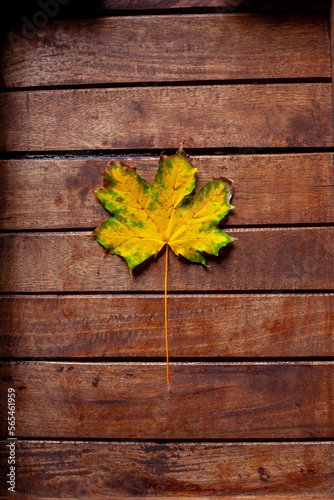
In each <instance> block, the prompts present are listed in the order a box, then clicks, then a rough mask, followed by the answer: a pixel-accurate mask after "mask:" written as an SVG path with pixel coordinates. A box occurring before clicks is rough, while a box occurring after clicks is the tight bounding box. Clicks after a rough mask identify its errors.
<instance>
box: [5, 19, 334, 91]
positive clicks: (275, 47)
mask: <svg viewBox="0 0 334 500" xmlns="http://www.w3.org/2000/svg"><path fill="white" fill-rule="evenodd" d="M171 26H172V27H173V29H171ZM92 29H93V30H94V37H92ZM64 47H67V49H66V51H64ZM101 47H103V50H101ZM166 47H168V49H166ZM222 47H224V50H221V48H222ZM1 73H2V77H3V85H4V86H5V87H7V88H10V87H38V86H48V85H77V84H85V85H87V84H97V83H99V84H106V83H123V82H160V81H163V82H171V81H198V80H236V79H243V80H245V79H246V80H247V79H253V78H256V79H260V78H264V79H269V78H319V77H320V78H321V77H322V78H330V77H331V67H330V43H329V36H328V30H327V18H326V16H325V15H323V14H319V15H316V14H313V15H300V14H298V15H296V14H289V15H284V16H281V15H277V14H273V15H259V14H231V15H228V16H226V15H224V14H217V15H215V16H212V15H208V14H204V15H193V16H191V17H189V16H175V15H172V16H154V17H153V16H137V17H130V18H129V17H124V18H122V17H115V18H100V19H95V20H94V22H93V24H92V21H91V20H86V19H84V20H71V21H54V22H51V23H49V24H47V25H46V27H45V28H44V29H43V30H41V31H40V32H39V36H35V37H32V38H24V37H20V39H19V40H16V41H15V44H13V43H12V42H11V41H10V40H9V39H8V38H7V41H6V42H5V44H4V46H3V55H2V66H1Z"/></svg>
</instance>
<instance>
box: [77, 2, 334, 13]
mask: <svg viewBox="0 0 334 500" xmlns="http://www.w3.org/2000/svg"><path fill="white" fill-rule="evenodd" d="M86 4H87V5H89V1H86ZM193 7H197V8H198V7H204V8H210V7H211V8H215V9H216V11H217V12H235V11H237V12H238V11H242V12H243V11H245V10H246V11H248V10H250V11H254V10H255V11H256V10H264V11H267V10H275V11H276V10H294V9H296V10H321V9H326V8H327V7H328V3H327V2H326V1H325V0H318V1H315V0H308V1H307V2H305V1H302V0H282V1H280V2H277V0H100V2H99V7H98V8H99V9H101V10H102V11H103V12H108V11H111V12H112V11H114V10H146V9H148V10H149V9H181V8H182V9H188V8H193Z"/></svg>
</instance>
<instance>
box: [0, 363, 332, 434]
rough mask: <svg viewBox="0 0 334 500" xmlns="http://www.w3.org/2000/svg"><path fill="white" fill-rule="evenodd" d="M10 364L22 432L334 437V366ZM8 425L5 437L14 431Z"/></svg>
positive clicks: (4, 374) (6, 367)
mask: <svg viewBox="0 0 334 500" xmlns="http://www.w3.org/2000/svg"><path fill="white" fill-rule="evenodd" d="M170 368H171V370H170V372H171V385H172V393H168V392H167V389H166V378H165V377H166V366H165V363H135V362H134V363H129V362H126V363H119V362H118V363H84V362H81V363H73V362H47V361H43V362H40V361H35V362H29V361H25V362H13V363H12V362H8V363H3V366H2V368H1V378H2V387H1V396H0V398H1V403H2V407H3V408H5V407H6V401H7V390H8V387H13V388H14V389H15V390H16V396H17V397H16V422H17V424H16V435H17V437H27V438H29V437H31V438H32V437H34V438H46V437H48V438H50V439H52V438H60V437H61V438H68V439H76V438H91V439H183V440H184V439H196V440H206V439H219V440H222V439H223V440H231V439H234V440H243V439H304V438H308V439H310V438H316V439H324V438H331V437H332V436H333V432H334V411H333V409H334V405H333V402H334V363H333V362H324V361H323V362H299V363H297V362H291V363H288V362H276V363H258V362H257V363H254V362H253V363H171V366H170ZM5 417H6V418H3V419H2V421H1V427H0V430H1V433H2V435H5V433H6V429H7V414H5Z"/></svg>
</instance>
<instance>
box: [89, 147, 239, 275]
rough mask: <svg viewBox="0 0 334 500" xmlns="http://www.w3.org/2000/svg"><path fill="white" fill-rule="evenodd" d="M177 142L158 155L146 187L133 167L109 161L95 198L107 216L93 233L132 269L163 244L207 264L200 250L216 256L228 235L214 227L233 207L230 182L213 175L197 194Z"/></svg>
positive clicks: (187, 159) (228, 240)
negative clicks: (172, 149)
mask: <svg viewBox="0 0 334 500" xmlns="http://www.w3.org/2000/svg"><path fill="white" fill-rule="evenodd" d="M196 171H197V169H196V168H193V166H192V164H191V162H190V160H189V157H188V155H187V154H186V153H185V152H184V150H183V148H182V146H181V147H180V149H179V150H178V151H177V153H176V154H175V155H173V156H169V157H166V156H163V155H161V156H160V159H159V164H158V169H157V172H156V174H155V178H154V181H153V183H152V185H151V187H150V186H149V185H148V183H147V182H146V181H145V180H144V179H142V178H141V177H140V176H139V175H138V174H137V170H136V169H135V168H133V167H129V166H128V165H125V164H124V163H122V162H117V161H109V164H108V168H107V170H106V171H105V172H102V176H103V188H102V189H98V190H97V191H95V194H96V196H97V198H98V199H99V200H100V201H101V203H102V204H103V205H104V207H105V208H106V209H107V210H108V211H109V212H110V213H111V215H112V217H111V218H110V219H108V220H107V221H105V222H103V223H102V224H101V225H100V226H99V227H98V228H97V229H95V231H94V232H93V233H92V236H93V237H94V238H96V240H97V241H98V242H99V243H101V245H103V246H104V247H105V248H106V249H107V250H108V251H109V252H110V253H113V254H117V255H120V256H122V257H124V258H125V260H126V262H127V264H128V266H129V268H130V269H131V270H132V269H134V268H135V267H136V266H138V264H141V263H142V262H144V261H145V260H146V259H148V258H149V257H151V256H153V255H154V256H156V255H157V254H158V253H159V252H160V250H161V249H162V248H163V247H164V246H165V245H166V243H167V244H168V245H169V246H170V247H171V249H172V250H173V252H174V253H175V254H176V255H183V256H184V257H186V258H187V259H188V260H190V261H191V262H198V263H201V264H205V263H206V259H205V256H204V255H203V252H205V253H208V254H212V255H218V252H219V250H220V248H221V247H223V246H225V245H227V243H230V242H231V241H233V238H232V237H231V236H229V235H228V234H226V233H224V232H223V231H221V229H219V228H218V224H219V222H220V221H221V220H222V219H223V218H224V217H225V215H226V214H227V212H228V211H229V210H230V209H231V208H233V207H232V206H231V205H230V199H231V196H232V187H231V181H229V180H228V179H225V178H223V177H220V178H212V179H211V180H210V181H209V182H208V183H207V184H205V185H204V186H203V187H202V188H201V189H200V190H199V191H198V193H197V194H195V195H194V196H188V195H190V193H191V192H192V191H193V190H194V188H195V182H196V179H195V173H196Z"/></svg>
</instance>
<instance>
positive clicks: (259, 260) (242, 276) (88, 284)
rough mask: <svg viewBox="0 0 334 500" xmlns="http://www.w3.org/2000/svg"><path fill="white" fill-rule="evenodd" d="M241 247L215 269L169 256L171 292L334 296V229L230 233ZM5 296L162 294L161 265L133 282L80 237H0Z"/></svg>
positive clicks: (225, 253) (114, 259) (120, 264)
mask: <svg viewBox="0 0 334 500" xmlns="http://www.w3.org/2000/svg"><path fill="white" fill-rule="evenodd" d="M229 234H231V235H232V236H233V237H234V238H238V240H237V241H236V242H234V243H232V244H230V245H229V247H225V248H223V249H222V253H221V257H220V258H214V257H212V258H210V260H209V261H208V262H209V265H210V267H204V266H201V265H199V264H198V265H195V264H189V263H188V262H185V260H184V259H183V260H182V261H180V260H178V259H177V258H176V257H175V256H174V254H173V253H172V252H170V257H169V261H170V266H169V272H168V275H169V290H170V291H178V290H179V291H198V290H201V291H205V290H210V291H211V292H213V291H215V290H226V291H229V290H230V291H231V290H280V289H282V290H283V289H284V290H290V291H293V290H299V289H300V290H322V289H325V290H326V289H327V290H332V289H333V284H334V266H333V255H334V228H333V227H315V228H286V229H282V228H280V229H238V230H237V229H229ZM0 259H1V263H2V273H1V281H0V290H1V291H2V292H42V291H43V292H52V291H55V292H60V291H68V292H73V291H86V292H90V291H103V292H107V291H113V292H117V291H145V292H150V291H158V290H159V291H163V289H164V272H165V262H164V259H162V258H160V259H158V260H157V261H154V262H152V263H151V264H150V265H149V266H148V267H147V268H145V269H143V270H142V272H140V273H137V274H135V275H134V276H132V277H131V276H130V274H129V270H128V267H127V265H126V263H125V262H124V261H123V260H122V259H121V258H120V257H119V256H117V255H111V256H108V257H107V258H106V257H105V252H104V250H103V248H102V247H101V246H100V245H99V244H98V243H97V242H96V240H94V239H93V238H89V237H88V233H86V232H77V233H71V232H70V233H41V234H38V233H32V234H30V233H25V234H24V233H22V234H20V233H19V234H15V233H14V234H2V235H1V236H0Z"/></svg>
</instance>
